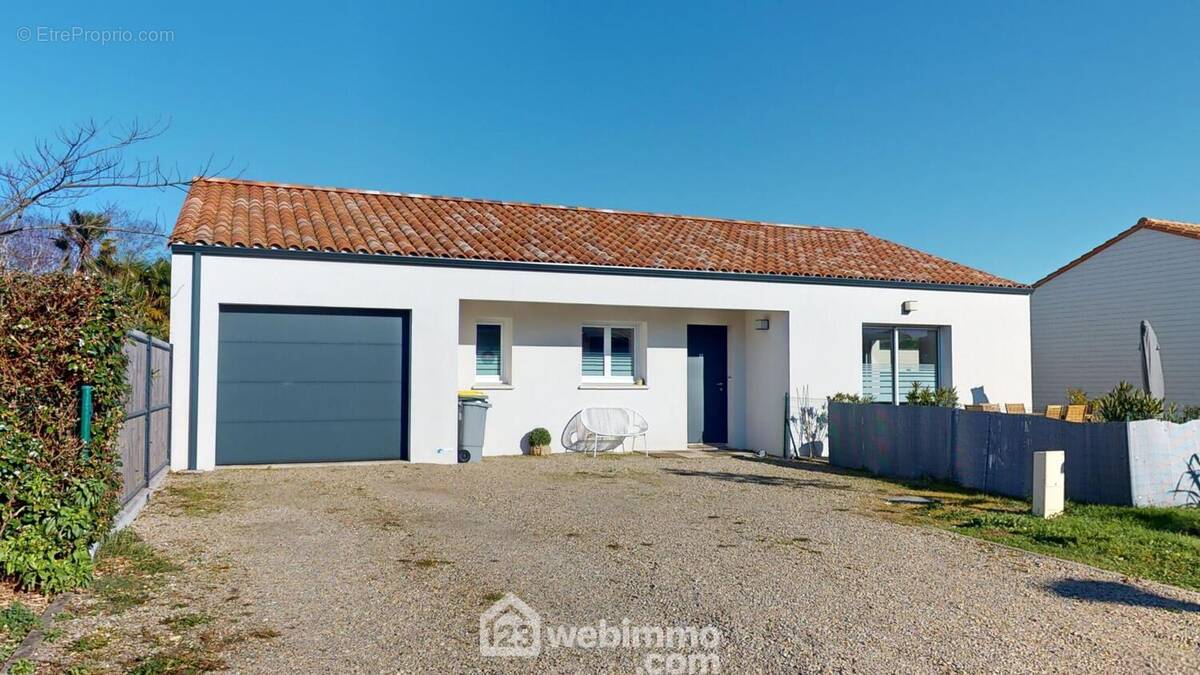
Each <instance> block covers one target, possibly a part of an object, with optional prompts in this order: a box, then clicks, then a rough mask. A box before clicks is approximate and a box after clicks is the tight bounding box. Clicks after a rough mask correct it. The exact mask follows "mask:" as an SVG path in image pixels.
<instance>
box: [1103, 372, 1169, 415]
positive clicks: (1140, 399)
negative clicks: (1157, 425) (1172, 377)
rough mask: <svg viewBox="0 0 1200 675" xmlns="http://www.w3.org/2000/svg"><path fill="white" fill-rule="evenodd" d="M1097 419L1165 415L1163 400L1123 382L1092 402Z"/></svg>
mask: <svg viewBox="0 0 1200 675" xmlns="http://www.w3.org/2000/svg"><path fill="white" fill-rule="evenodd" d="M1092 404H1093V405H1094V406H1095V413H1094V414H1095V416H1096V419H1097V420H1099V421H1101V422H1132V421H1136V420H1153V419H1160V418H1162V417H1163V413H1164V410H1165V407H1164V404H1163V400H1162V399H1160V398H1154V397H1153V396H1151V395H1150V394H1148V393H1146V392H1145V391H1142V390H1141V389H1139V388H1137V387H1135V386H1133V385H1132V384H1129V383H1128V382H1121V383H1120V384H1118V385H1117V386H1116V387H1114V388H1113V390H1112V391H1110V392H1108V393H1107V394H1105V395H1104V396H1101V397H1100V398H1098V399H1096V400H1095V401H1093V402H1092Z"/></svg>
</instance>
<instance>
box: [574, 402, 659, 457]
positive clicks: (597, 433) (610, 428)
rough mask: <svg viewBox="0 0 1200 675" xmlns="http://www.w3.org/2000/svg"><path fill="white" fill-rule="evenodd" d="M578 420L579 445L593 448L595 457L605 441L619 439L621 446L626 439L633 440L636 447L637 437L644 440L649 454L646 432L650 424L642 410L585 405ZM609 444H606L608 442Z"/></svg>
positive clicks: (643, 444) (622, 446) (585, 448)
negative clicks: (640, 411)
mask: <svg viewBox="0 0 1200 675" xmlns="http://www.w3.org/2000/svg"><path fill="white" fill-rule="evenodd" d="M575 419H576V420H577V425H578V426H577V432H576V436H577V438H578V441H577V445H578V446H582V448H583V450H584V451H585V452H586V451H587V449H588V447H591V449H592V457H595V456H596V453H597V452H598V451H599V449H600V444H601V442H603V441H619V442H620V446H621V448H624V447H625V439H627V438H629V439H633V440H632V444H631V447H632V448H633V450H634V451H636V450H637V439H638V437H639V436H640V437H641V439H642V451H643V452H645V453H646V456H647V457H649V456H650V448H649V446H648V445H647V444H646V432H647V431H649V430H650V425H649V424H648V423H647V422H646V418H645V417H642V415H641V413H639V412H637V411H636V410H630V409H629V408H584V409H583V410H581V411H579V414H578V415H576V416H575ZM606 445H607V444H606Z"/></svg>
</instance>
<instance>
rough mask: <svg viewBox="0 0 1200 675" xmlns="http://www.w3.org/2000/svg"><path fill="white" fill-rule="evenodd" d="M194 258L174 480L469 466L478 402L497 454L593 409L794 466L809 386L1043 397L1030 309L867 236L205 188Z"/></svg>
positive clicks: (179, 288)
mask: <svg viewBox="0 0 1200 675" xmlns="http://www.w3.org/2000/svg"><path fill="white" fill-rule="evenodd" d="M171 244H172V256H171V264H172V306H171V337H172V341H173V342H174V345H175V354H176V357H175V358H176V360H175V372H176V378H175V390H174V403H175V405H176V410H178V411H181V412H180V413H178V414H176V415H174V418H173V425H174V426H173V429H172V432H173V435H172V439H173V444H172V448H173V457H172V467H173V468H175V469H184V468H188V467H194V468H199V469H210V468H212V467H213V466H214V465H221V464H248V463H264V462H301V461H330V460H366V459H396V458H408V459H411V460H413V461H419V462H454V461H455V459H456V452H455V447H456V442H457V441H456V439H457V415H456V392H457V391H458V390H460V389H466V388H472V387H473V388H475V389H485V390H487V393H488V394H489V395H490V400H491V403H492V405H493V407H492V408H491V410H490V413H489V416H488V420H487V435H486V439H485V453H486V454H490V455H497V454H514V453H519V452H521V451H522V449H523V447H522V446H523V443H524V441H523V439H524V436H525V435H526V434H527V432H528V431H529V430H530V429H532V428H533V427H537V426H544V427H546V428H548V429H550V431H551V434H552V435H554V436H555V443H554V445H555V449H556V450H561V449H562V447H561V445H560V441H559V438H558V436H559V435H560V430H561V429H563V427H564V425H566V424H567V422H568V421H569V420H570V419H571V417H572V416H573V415H574V414H575V413H576V412H577V411H578V410H580V409H581V408H584V407H590V406H624V407H629V408H634V409H636V410H638V411H639V412H641V413H642V414H643V415H644V416H645V417H646V419H647V420H648V421H649V424H650V432H649V436H648V438H647V441H648V446H649V448H650V449H651V450H654V449H660V450H661V449H681V448H684V447H686V446H687V445H688V444H689V443H707V444H714V445H720V444H727V445H728V446H731V447H739V448H753V449H764V450H768V451H770V452H775V453H778V452H779V451H780V446H781V445H782V443H783V434H784V420H783V409H784V406H783V397H784V395H785V394H786V393H788V392H793V393H794V392H797V391H800V390H802V389H804V388H807V391H808V393H809V394H810V395H812V396H816V397H824V396H828V395H831V394H834V393H836V392H842V391H844V392H861V391H863V390H864V388H865V389H867V390H869V391H871V392H872V393H874V394H875V395H876V397H877V398H886V397H891V396H892V392H893V391H895V390H896V389H898V388H903V387H904V386H905V385H904V384H903V383H906V382H908V381H909V380H911V379H913V378H917V379H921V380H922V381H926V382H928V383H929V384H942V385H956V386H957V387H958V389H959V391H960V392H963V393H964V394H966V392H969V391H971V390H976V391H977V392H986V395H988V396H990V398H991V399H992V400H995V401H1004V402H1026V403H1028V400H1029V392H1030V372H1029V363H1030V356H1029V296H1028V294H1029V292H1030V289H1029V288H1028V287H1026V286H1023V285H1021V284H1017V283H1014V282H1012V281H1008V280H1006V279H1001V278H999V277H996V276H993V275H991V274H987V273H984V272H980V271H978V270H975V269H971V268H969V267H966V266H964V265H960V264H957V263H954V262H951V261H948V260H944V259H942V258H938V257H935V256H932V255H929V254H926V253H922V252H920V251H916V250H913V249H911V248H908V247H905V246H901V245H899V244H895V243H892V242H889V241H885V240H882V239H878V238H876V237H873V236H871V235H869V234H867V233H865V232H863V231H861V230H851V229H836V228H829V227H805V226H792V225H773V224H768V223H760V222H749V221H737V220H723V219H717V218H700V217H687V216H672V215H659V214H650V213H632V212H622V211H611V210H606V209H586V208H568V207H562V206H544V205H535V204H521V203H512V202H499V201H490V200H481V199H460V198H449V197H428V196H423V195H407V194H396V193H385V192H373V191H366V190H342V189H332V188H321V187H306V186H296V185H281V184H272V183H258V182H251V181H244V180H226V179H206V180H200V181H198V182H196V183H195V184H194V185H193V186H192V188H191V191H190V192H189V193H188V196H187V199H186V201H185V202H184V205H183V208H182V211H181V212H180V215H179V220H178V222H177V224H176V226H175V230H174V232H173V234H172V235H171ZM908 301H917V303H918V304H917V310H916V311H915V312H910V313H907V314H906V313H904V312H903V311H902V305H903V304H904V303H905V302H908ZM893 345H898V346H899V350H898V351H899V352H900V355H901V356H900V358H899V359H895V358H893V355H892V352H893V351H894V350H893ZM894 362H898V363H900V364H901V367H900V368H899V369H898V370H893V369H892V367H891V365H890V364H891V363H894ZM897 383H900V384H899V385H897ZM900 393H901V397H902V395H903V392H902V391H901V392H900Z"/></svg>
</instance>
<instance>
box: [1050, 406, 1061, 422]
mask: <svg viewBox="0 0 1200 675" xmlns="http://www.w3.org/2000/svg"><path fill="white" fill-rule="evenodd" d="M1062 416H1063V407H1062V406H1061V405H1048V406H1046V417H1047V418H1048V419H1052V420H1061V419H1062Z"/></svg>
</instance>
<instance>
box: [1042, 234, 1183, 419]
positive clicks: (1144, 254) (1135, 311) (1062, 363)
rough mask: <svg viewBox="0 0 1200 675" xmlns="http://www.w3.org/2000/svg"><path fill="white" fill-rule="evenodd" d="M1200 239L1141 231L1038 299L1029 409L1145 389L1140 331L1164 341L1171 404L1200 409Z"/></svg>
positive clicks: (1161, 344)
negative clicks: (1071, 395)
mask: <svg viewBox="0 0 1200 675" xmlns="http://www.w3.org/2000/svg"><path fill="white" fill-rule="evenodd" d="M1198 289H1200V240H1196V239H1191V238H1188V237H1181V236H1178V235H1174V234H1167V233H1165V232H1158V231H1155V230H1139V231H1137V232H1134V233H1133V234H1131V235H1129V236H1128V237H1126V238H1125V239H1122V240H1121V241H1119V242H1117V243H1115V244H1113V245H1112V246H1110V247H1109V248H1107V249H1105V250H1103V251H1101V252H1100V253H1098V254H1096V255H1095V256H1093V257H1091V258H1089V259H1087V260H1085V261H1083V262H1082V263H1080V264H1079V265H1077V266H1075V267H1073V268H1071V269H1069V270H1067V271H1066V272H1064V273H1062V274H1060V275H1059V276H1057V277H1055V278H1053V279H1051V280H1050V281H1047V282H1046V283H1045V284H1042V285H1041V286H1039V287H1038V288H1037V290H1035V291H1034V293H1033V298H1032V310H1031V311H1032V323H1033V325H1032V331H1033V364H1034V371H1033V372H1034V378H1033V400H1034V403H1035V404H1036V405H1037V406H1038V407H1039V408H1040V407H1041V406H1044V405H1046V404H1048V403H1063V402H1065V400H1066V396H1067V388H1068V387H1075V388H1080V389H1083V390H1084V391H1086V392H1088V394H1090V395H1092V396H1098V395H1100V394H1103V393H1105V392H1107V391H1109V390H1110V389H1112V388H1113V387H1114V386H1116V384H1117V383H1118V382H1120V381H1121V380H1125V381H1127V382H1130V383H1132V384H1134V385H1136V386H1141V385H1142V352H1141V322H1142V320H1143V319H1145V320H1149V321H1150V323H1151V324H1152V325H1153V326H1154V331H1155V333H1156V334H1157V335H1158V341H1159V352H1160V355H1161V357H1162V364H1163V373H1164V384H1165V385H1166V397H1167V400H1168V401H1174V402H1177V403H1180V404H1187V405H1200V290H1198Z"/></svg>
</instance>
